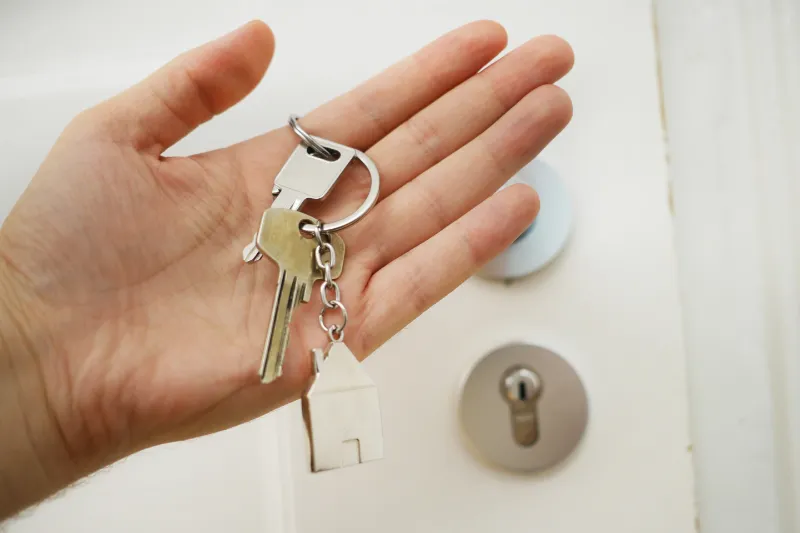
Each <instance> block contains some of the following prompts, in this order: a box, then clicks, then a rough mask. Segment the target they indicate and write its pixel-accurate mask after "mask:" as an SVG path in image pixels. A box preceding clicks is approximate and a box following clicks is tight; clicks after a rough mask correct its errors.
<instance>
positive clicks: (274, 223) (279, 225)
mask: <svg viewBox="0 0 800 533" xmlns="http://www.w3.org/2000/svg"><path fill="white" fill-rule="evenodd" d="M308 222H310V223H312V224H317V223H318V222H319V221H318V220H317V219H315V218H313V217H310V216H308V215H306V214H305V213H302V212H300V211H294V210H292V209H278V208H270V209H267V210H266V211H264V215H263V216H262V217H261V226H260V227H259V229H258V235H257V236H256V244H257V246H258V249H259V250H260V251H261V253H263V254H264V255H266V256H267V257H269V258H271V259H272V260H273V261H275V263H277V264H278V265H279V266H280V267H281V268H283V269H284V270H286V271H287V272H290V273H291V274H292V275H293V276H296V277H299V278H302V279H304V280H307V281H308V285H311V284H312V283H313V282H314V281H316V280H319V279H323V277H324V273H323V272H322V271H321V270H319V269H318V268H317V265H316V261H315V260H314V250H316V248H317V241H316V239H314V238H313V237H311V236H308V235H306V233H305V232H303V231H301V230H300V226H301V225H302V224H305V223H308ZM330 237H331V245H333V249H334V251H335V252H336V264H335V265H334V267H333V268H332V269H331V274H332V276H333V278H334V279H336V278H338V277H339V276H340V275H341V274H342V267H343V266H344V253H345V246H344V241H343V240H342V238H341V237H339V236H338V235H336V234H332V235H331V236H330ZM303 299H304V300H305V301H307V300H306V299H305V298H303Z"/></svg>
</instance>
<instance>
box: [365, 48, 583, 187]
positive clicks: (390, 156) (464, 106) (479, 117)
mask: <svg viewBox="0 0 800 533" xmlns="http://www.w3.org/2000/svg"><path fill="white" fill-rule="evenodd" d="M573 60H574V57H573V53H572V49H571V48H570V46H569V45H568V44H567V43H566V42H565V41H564V40H562V39H560V38H558V37H554V36H542V37H537V38H535V39H531V40H530V41H528V42H527V43H525V44H524V45H522V46H520V47H519V48H517V49H516V50H514V51H513V52H511V53H510V54H508V55H507V56H506V57H504V58H502V59H501V60H499V61H498V62H497V63H494V64H493V65H491V66H489V67H488V68H487V69H486V70H484V71H483V72H481V73H479V74H478V75H476V76H474V77H472V78H471V79H469V80H467V81H466V82H464V83H462V84H461V85H459V86H458V87H456V88H455V89H453V90H452V91H450V92H449V93H448V94H446V95H444V96H443V97H441V98H440V99H438V100H437V101H436V102H434V103H433V104H431V105H430V106H428V107H427V108H426V109H424V110H422V111H420V112H419V113H417V114H416V115H414V116H413V117H411V118H410V119H409V120H407V121H406V122H405V123H404V124H403V125H402V126H401V127H399V128H397V130H395V131H393V132H392V133H391V134H390V135H389V136H387V137H386V138H384V139H383V140H381V141H380V142H379V143H378V144H376V145H375V146H374V147H373V148H372V149H371V150H370V151H369V155H370V157H372V158H374V159H375V160H376V161H378V162H379V164H380V165H381V168H382V169H383V173H382V178H383V179H382V182H381V196H382V197H386V196H388V195H390V194H391V193H393V192H394V191H396V190H397V189H399V188H400V187H401V186H402V185H403V184H405V183H406V182H408V181H409V180H411V179H413V178H414V177H416V176H418V175H419V174H420V173H422V172H424V171H425V170H427V169H428V168H430V167H432V166H434V165H435V164H437V163H439V162H440V161H441V160H442V159H444V158H445V157H447V156H448V155H450V154H451V153H453V152H454V151H456V150H457V149H459V148H460V147H461V146H463V145H464V144H466V143H467V142H469V141H470V140H471V139H473V138H474V137H475V136H476V135H478V134H480V133H481V132H483V131H484V130H485V129H486V128H488V127H489V126H491V125H492V124H493V123H494V122H495V121H496V120H498V119H499V118H500V117H502V116H503V115H504V114H505V113H506V112H507V111H508V110H509V109H511V108H512V107H513V106H514V105H516V103H517V102H519V101H520V100H521V99H522V98H523V97H524V96H525V95H526V94H528V93H529V92H531V91H532V90H534V89H535V88H536V87H539V86H541V85H545V84H553V83H555V82H556V81H558V80H559V79H561V78H562V77H563V76H564V75H566V74H567V72H569V70H570V69H571V68H572V64H573Z"/></svg>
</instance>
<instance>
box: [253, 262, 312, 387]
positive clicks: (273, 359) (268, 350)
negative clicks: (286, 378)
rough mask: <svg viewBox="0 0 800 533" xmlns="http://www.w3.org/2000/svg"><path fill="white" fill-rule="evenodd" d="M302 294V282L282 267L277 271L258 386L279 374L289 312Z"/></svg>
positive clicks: (290, 317)
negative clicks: (275, 287)
mask: <svg viewBox="0 0 800 533" xmlns="http://www.w3.org/2000/svg"><path fill="white" fill-rule="evenodd" d="M304 291H305V282H304V281H303V280H300V279H298V278H297V276H293V275H292V274H291V273H289V272H288V271H287V270H285V269H283V268H281V269H280V271H279V272H278V280H277V289H276V291H275V300H274V302H273V304H272V314H271V315H270V321H269V329H268V330H267V339H266V342H265V343H264V352H263V356H262V358H261V367H260V370H259V376H260V377H261V382H262V383H271V382H272V381H275V380H276V379H278V378H279V377H280V376H281V374H282V373H283V359H284V356H285V354H286V346H287V345H288V343H289V325H290V324H291V321H292V313H293V312H294V309H295V307H297V303H298V300H299V298H300V296H301V294H302V293H303V292H304Z"/></svg>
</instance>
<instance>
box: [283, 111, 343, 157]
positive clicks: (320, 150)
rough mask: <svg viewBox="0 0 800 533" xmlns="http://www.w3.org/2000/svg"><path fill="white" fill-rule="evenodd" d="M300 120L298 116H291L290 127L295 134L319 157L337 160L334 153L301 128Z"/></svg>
mask: <svg viewBox="0 0 800 533" xmlns="http://www.w3.org/2000/svg"><path fill="white" fill-rule="evenodd" d="M299 119H300V117H299V116H298V115H289V125H290V126H291V127H292V129H293V130H294V132H295V133H296V134H297V135H298V136H299V137H300V138H301V139H303V142H304V143H306V144H307V145H308V146H310V147H311V149H312V150H314V151H315V152H316V153H317V155H318V156H320V157H322V158H324V159H327V160H328V161H333V160H334V159H336V156H335V155H333V152H331V151H330V150H328V149H327V148H325V147H324V146H322V145H321V144H320V143H319V142H317V140H316V139H314V137H312V136H311V135H309V134H308V133H306V130H304V129H303V128H301V127H300V124H298V123H297V121H298V120H299Z"/></svg>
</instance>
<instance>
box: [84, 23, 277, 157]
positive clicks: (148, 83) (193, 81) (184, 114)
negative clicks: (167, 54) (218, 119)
mask: <svg viewBox="0 0 800 533" xmlns="http://www.w3.org/2000/svg"><path fill="white" fill-rule="evenodd" d="M274 48H275V46H274V39H273V35H272V32H271V30H270V29H269V27H267V25H266V24H264V23H263V22H260V21H253V22H250V23H248V24H246V25H244V26H242V27H240V28H238V29H237V30H235V31H233V32H231V33H229V34H227V35H225V36H223V37H221V38H219V39H217V40H215V41H212V42H210V43H207V44H205V45H203V46H200V47H199V48H195V49H194V50H191V51H189V52H186V53H184V54H182V55H180V56H178V57H177V58H175V59H174V60H172V61H171V62H170V63H168V64H167V65H165V66H164V67H162V68H161V69H159V70H158V71H156V72H155V73H153V74H152V75H150V76H149V77H147V78H146V79H144V80H143V81H141V82H139V83H138V84H137V85H135V86H133V87H131V88H130V89H128V90H126V91H124V92H123V93H121V94H119V95H117V96H115V97H114V98H112V99H111V100H109V101H107V102H104V103H103V104H100V106H98V107H96V108H95V109H93V110H92V111H91V113H92V118H93V119H95V120H96V122H97V123H98V124H99V127H101V128H103V129H104V132H105V133H108V134H110V135H111V136H112V137H113V138H114V140H115V141H117V142H120V143H125V144H130V145H132V146H134V147H135V148H136V149H137V150H140V151H148V152H152V153H153V154H156V155H159V154H161V153H162V152H163V151H164V150H166V149H167V148H169V147H170V146H172V145H173V144H175V143H176V142H178V141H179V140H180V139H182V138H183V137H185V136H186V135H188V134H189V133H190V132H191V131H192V130H194V129H195V128H197V127H198V126H199V125H200V124H202V123H204V122H206V121H208V120H210V119H211V118H212V117H214V116H215V115H218V114H219V113H222V112H223V111H225V110H227V109H228V108H230V107H231V106H233V105H234V104H236V103H238V102H239V101H240V100H242V99H243V98H244V97H245V96H247V95H248V94H249V93H250V92H251V91H252V90H253V89H255V87H256V85H258V83H259V82H260V81H261V79H262V77H263V76H264V73H265V72H266V70H267V67H268V66H269V63H270V61H271V59H272V53H273V50H274Z"/></svg>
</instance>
